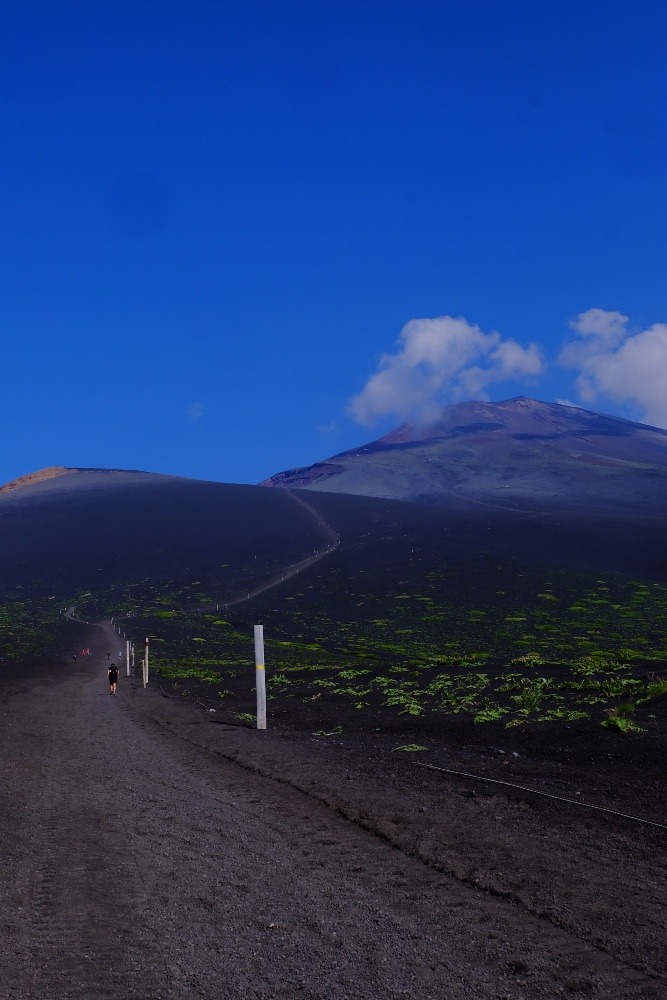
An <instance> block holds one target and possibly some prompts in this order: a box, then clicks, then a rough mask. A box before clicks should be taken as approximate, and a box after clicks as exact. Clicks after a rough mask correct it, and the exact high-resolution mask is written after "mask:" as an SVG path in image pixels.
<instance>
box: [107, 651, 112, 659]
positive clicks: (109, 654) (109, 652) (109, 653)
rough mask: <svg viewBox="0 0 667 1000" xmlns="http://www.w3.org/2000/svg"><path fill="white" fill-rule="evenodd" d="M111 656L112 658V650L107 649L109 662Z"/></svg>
mask: <svg viewBox="0 0 667 1000" xmlns="http://www.w3.org/2000/svg"><path fill="white" fill-rule="evenodd" d="M110 656H111V650H110V649H107V660H108V659H109V657H110Z"/></svg>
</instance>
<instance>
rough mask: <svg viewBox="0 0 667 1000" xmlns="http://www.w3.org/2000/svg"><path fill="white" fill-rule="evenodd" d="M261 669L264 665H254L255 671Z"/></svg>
mask: <svg viewBox="0 0 667 1000" xmlns="http://www.w3.org/2000/svg"><path fill="white" fill-rule="evenodd" d="M263 669H264V664H263V663H256V664H255V670H263Z"/></svg>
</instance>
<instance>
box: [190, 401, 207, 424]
mask: <svg viewBox="0 0 667 1000" xmlns="http://www.w3.org/2000/svg"><path fill="white" fill-rule="evenodd" d="M185 413H186V416H187V418H188V420H199V419H200V418H201V417H203V416H204V414H205V413H206V407H205V406H204V404H203V403H192V404H191V405H190V406H188V408H187V410H186V411H185Z"/></svg>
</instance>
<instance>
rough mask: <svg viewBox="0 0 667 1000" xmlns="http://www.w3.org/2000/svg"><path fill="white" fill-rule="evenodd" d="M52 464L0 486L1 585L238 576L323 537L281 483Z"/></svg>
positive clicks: (91, 585) (57, 586) (250, 575)
mask: <svg viewBox="0 0 667 1000" xmlns="http://www.w3.org/2000/svg"><path fill="white" fill-rule="evenodd" d="M56 471H57V472H59V474H56V475H52V476H50V477H47V478H44V477H41V476H40V475H39V474H34V475H33V476H32V477H27V479H28V481H27V485H25V484H24V485H22V484H21V483H19V484H18V485H17V486H16V488H12V489H4V490H3V491H2V492H0V552H1V553H2V559H1V560H0V589H2V591H3V592H7V590H8V589H13V588H16V587H17V586H20V587H23V588H25V589H26V592H28V593H30V594H32V595H34V596H48V595H49V594H51V593H53V594H57V595H62V596H66V595H68V594H71V593H72V592H76V591H77V590H81V589H91V590H94V589H98V588H105V587H108V586H111V585H118V584H121V583H122V582H123V581H136V580H148V579H150V580H151V581H154V582H155V583H159V582H160V581H165V580H167V579H179V580H190V581H194V580H198V579H202V578H203V577H206V578H210V577H211V576H212V577H214V578H215V579H216V580H217V581H218V582H219V584H220V585H221V586H227V585H230V586H232V585H233V586H242V585H244V583H245V582H248V581H251V580H253V579H255V578H257V577H260V578H261V577H263V576H264V575H266V574H269V573H271V572H275V571H276V570H277V569H278V568H280V567H282V566H284V565H287V564H289V563H291V562H295V561H297V560H300V559H303V558H304V557H305V556H308V555H309V554H311V553H312V551H313V549H314V548H316V547H317V545H318V544H321V541H322V538H321V535H322V532H321V529H319V528H318V526H317V523H316V521H315V520H314V518H313V517H312V516H311V515H310V514H309V513H308V511H307V509H304V508H303V507H302V506H301V505H299V504H298V503H296V502H295V501H294V500H293V498H292V497H291V496H290V495H289V494H288V493H285V494H284V495H282V496H281V494H280V493H278V492H277V491H269V490H261V489H259V488H258V487H255V486H235V485H226V484H221V483H210V482H201V481H197V480H189V479H180V478H177V477H172V476H160V475H153V474H150V473H142V472H122V471H115V470H103V469H102V470H100V469H98V470H94V469H88V470H76V469H73V470H56ZM25 482H26V481H25V480H24V483H25Z"/></svg>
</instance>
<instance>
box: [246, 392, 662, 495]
mask: <svg viewBox="0 0 667 1000" xmlns="http://www.w3.org/2000/svg"><path fill="white" fill-rule="evenodd" d="M262 485H264V486H278V487H292V488H295V487H297V488H302V489H308V490H316V491H323V492H333V493H349V494H357V495H364V496H375V497H387V498H391V499H397V500H413V501H420V502H429V503H438V504H445V505H446V504H449V503H450V502H451V498H452V497H459V498H465V499H468V500H472V501H477V502H484V503H493V504H496V505H501V506H505V507H509V506H513V505H514V506H520V507H522V508H523V509H544V508H554V507H566V508H567V507H569V508H572V507H583V508H585V509H593V508H598V509H600V508H601V509H605V508H618V507H623V508H625V509H627V510H632V509H637V508H644V507H646V508H648V509H654V510H656V509H660V510H662V509H664V505H665V502H666V501H667V431H664V430H659V429H657V428H654V427H648V426H645V425H644V424H637V423H633V422H631V421H628V420H622V419H620V418H617V417H608V416H602V415H600V414H597V413H592V412H589V411H587V410H580V409H577V408H575V407H569V406H561V405H558V404H553V403H541V402H538V401H536V400H532V399H525V398H523V397H519V398H517V399H510V400H506V401H505V402H501V403H484V402H469V403H461V404H459V405H456V406H446V407H444V408H443V410H442V414H441V417H440V419H439V420H438V421H437V422H436V423H434V424H432V425H430V426H428V427H419V426H417V425H404V426H403V427H399V428H398V429H397V430H394V431H392V432H391V433H390V434H387V435H386V436H385V437H382V438H380V439H379V440H377V441H373V442H371V443H370V444H366V445H363V446H361V447H359V448H355V449H352V450H351V451H347V452H343V453H342V454H340V455H336V456H334V457H333V458H330V459H328V460H326V461H324V462H319V463H317V464H315V465H312V466H309V467H307V468H302V469H291V470H289V471H287V472H283V473H278V474H277V475H275V476H272V477H271V478H270V479H268V480H266V481H265V483H263V484H262Z"/></svg>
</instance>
